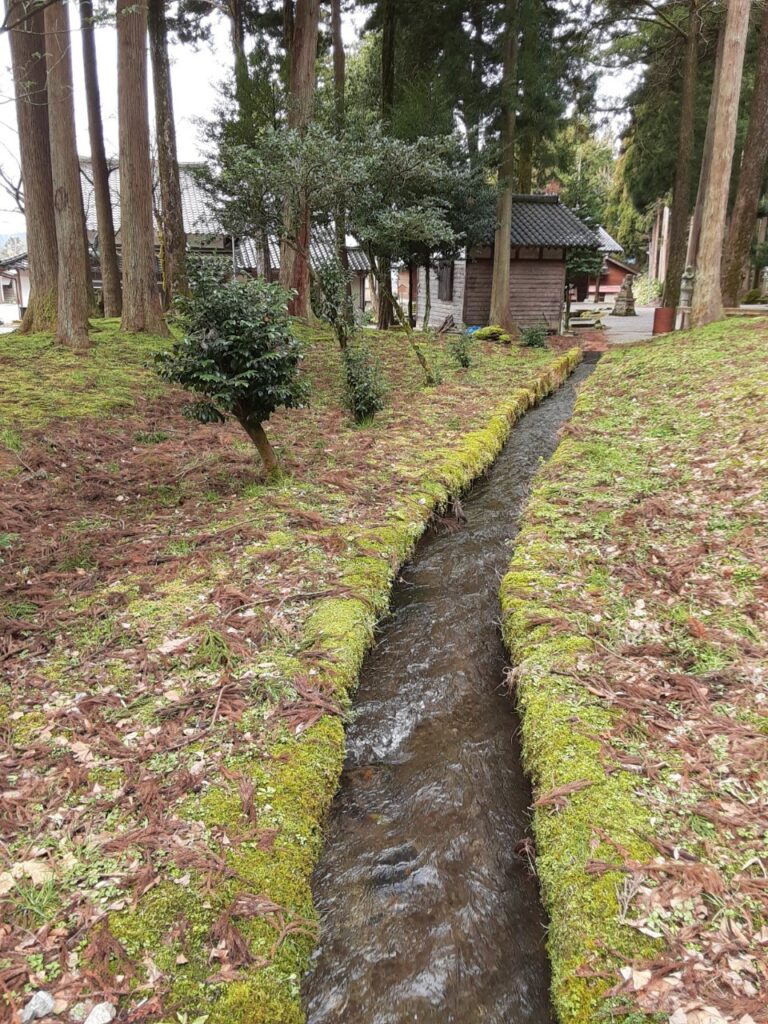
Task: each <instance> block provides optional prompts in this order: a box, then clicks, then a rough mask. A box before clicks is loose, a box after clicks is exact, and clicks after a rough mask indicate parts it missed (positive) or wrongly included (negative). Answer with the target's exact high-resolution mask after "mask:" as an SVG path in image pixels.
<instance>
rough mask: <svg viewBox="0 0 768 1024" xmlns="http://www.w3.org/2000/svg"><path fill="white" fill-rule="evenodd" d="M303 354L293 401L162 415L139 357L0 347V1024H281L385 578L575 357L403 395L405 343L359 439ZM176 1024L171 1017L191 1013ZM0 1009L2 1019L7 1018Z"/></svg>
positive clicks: (442, 354)
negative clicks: (277, 465) (20, 1014)
mask: <svg viewBox="0 0 768 1024" xmlns="http://www.w3.org/2000/svg"><path fill="white" fill-rule="evenodd" d="M305 336H306V341H307V355H306V362H305V367H306V373H307V375H308V377H309V379H310V381H311V385H312V402H311V406H310V408H309V409H306V410H301V411H293V412H290V413H282V414H279V415H276V416H275V417H274V418H273V420H272V421H271V423H270V425H269V431H270V434H271V437H272V439H273V442H274V443H275V444H276V446H277V449H278V451H279V454H280V456H281V458H282V463H283V467H284V471H285V472H284V475H283V477H282V478H281V479H280V480H279V481H277V482H273V483H269V484H267V483H266V482H265V481H264V480H263V478H262V476H261V473H260V469H259V465H258V461H257V458H256V454H255V450H254V449H253V448H252V446H251V444H250V442H249V441H248V440H247V439H246V438H245V435H243V434H242V433H241V432H240V431H239V428H237V427H235V426H230V425H223V426H221V425H216V426H203V425H200V424H195V423H193V422H190V421H189V420H187V419H186V418H184V416H183V415H182V406H183V403H184V396H183V395H181V394H179V393H176V392H173V391H169V390H167V389H165V388H163V387H162V386H160V385H159V383H158V381H157V379H156V377H155V376H154V374H153V372H152V371H151V370H150V369H148V368H147V361H148V360H149V358H150V356H151V353H152V351H153V350H154V349H156V348H157V347H158V346H159V345H161V344H162V342H161V341H159V340H157V339H146V338H145V339H140V338H136V337H130V336H122V335H120V333H119V331H118V330H117V328H116V325H115V324H109V323H107V324H103V323H102V325H101V326H100V329H97V330H96V331H95V332H94V336H93V342H94V345H93V349H92V350H91V352H89V353H88V354H87V355H85V356H76V355H73V354H71V353H69V352H67V351H64V350H62V349H60V348H58V347H57V346H56V345H55V344H54V343H53V341H52V340H51V339H50V338H49V337H44V336H38V337H30V338H22V337H17V336H15V335H6V336H4V337H3V338H2V339H0V369H1V370H2V375H3V391H2V396H0V633H1V634H2V638H3V639H2V641H1V642H0V663H2V669H3V677H2V683H1V684H0V775H2V779H3V783H2V791H1V792H0V830H1V832H0V838H1V840H2V841H1V842H0V921H2V924H0V1005H2V1006H3V1007H4V1010H5V1012H6V1013H10V1014H13V1012H14V1011H18V1010H19V1009H20V1008H22V1007H23V1006H24V1005H25V1004H26V1003H27V1001H28V999H29V997H30V995H31V994H32V993H33V992H34V991H36V990H39V989H45V990H46V991H48V992H50V993H51V994H52V995H53V996H54V997H55V1000H56V1006H55V1013H56V1015H55V1017H53V1018H51V1019H55V1020H57V1021H62V1020H82V1019H83V1017H84V1016H85V1015H86V1014H87V1012H88V1010H89V1008H90V1006H92V1005H93V1004H94V1003H97V1002H99V1001H100V1000H106V1001H111V1002H113V1003H116V1004H118V1005H119V1008H120V1012H119V1018H118V1019H119V1020H120V1021H124V1022H128V1021H131V1022H138V1021H160V1020H163V1021H174V1022H175V1021H182V1020H189V1021H190V1022H191V1021H193V1020H199V1021H201V1022H202V1021H208V1022H209V1024H225V1022H226V1024H236V1022H238V1021H248V1022H249V1024H290V1022H296V1021H300V1020H301V1011H300V1003H299V978H300V974H301V971H302V970H303V968H304V965H305V964H306V960H307V957H308V954H309V951H310V949H311V947H312V943H313V939H314V935H315V929H316V922H315V915H314V911H313V908H312V902H311V895H310V890H309V876H310V872H311V868H312V866H313V864H314V862H315V859H316V857H317V854H318V850H319V845H320V842H321V822H322V818H323V815H324V812H325V810H326V808H327V805H328V802H329V801H330V799H331V797H332V794H333V792H334V789H335V786H336V782H337V779H338V775H339V772H340V769H341V764H342V759H343V721H344V718H345V715H346V713H347V708H348V707H349V702H350V691H351V689H352V687H353V686H354V683H355V680H356V677H357V672H358V669H359V666H360V663H361V660H362V657H363V654H364V652H365V649H366V647H367V646H368V644H369V643H370V641H371V637H372V630H373V626H374V623H375V621H376V618H377V616H379V615H380V614H381V613H382V612H383V611H384V610H385V609H386V605H387V599H388V593H389V587H390V583H391V580H392V576H393V573H394V571H395V569H396V567H397V566H398V565H399V564H400V563H401V562H402V561H403V560H404V559H405V558H406V557H407V555H408V553H409V551H410V549H411V547H412V545H413V543H414V541H415V539H416V538H417V537H418V535H419V534H420V533H421V531H422V530H423V528H424V526H425V524H426V522H427V521H428V519H429V517H430V515H431V513H432V512H433V510H434V509H435V508H436V507H437V506H440V505H441V504H443V503H445V502H446V500H447V498H448V495H449V494H450V493H456V492H458V491H460V490H461V489H462V488H463V487H465V486H466V485H467V484H468V483H469V482H470V480H471V479H472V478H473V477H475V476H476V475H478V474H479V473H480V472H482V470H483V469H484V468H486V467H487V465H488V464H489V463H490V461H491V460H492V459H493V457H494V456H495V454H497V452H498V450H499V448H500V446H501V444H502V443H503V441H504V439H505V437H506V434H507V432H508V430H509V428H510V424H511V422H512V421H513V420H514V419H515V418H516V417H517V416H519V415H521V414H522V413H523V412H524V411H525V409H526V408H527V407H528V406H530V405H531V404H532V403H533V402H534V401H536V399H537V398H538V397H541V396H542V395H543V394H545V393H547V392H548V391H550V390H552V389H553V388H554V387H556V386H557V385H558V384H559V383H560V382H561V381H562V379H563V378H564V377H565V376H566V375H567V373H568V372H569V371H570V369H572V368H573V366H574V365H575V363H576V362H577V361H578V358H579V353H578V352H574V353H570V354H569V355H566V356H563V355H556V354H554V353H552V352H549V351H533V350H522V349H518V348H514V347H513V348H509V347H503V346H498V345H493V344H488V345H485V346H480V345H478V346H476V350H475V352H474V365H473V367H472V368H471V369H469V370H468V371H467V370H458V369H456V368H455V366H453V364H452V362H451V359H450V355H449V353H448V352H447V351H446V350H445V348H444V346H443V345H442V343H441V342H427V343H426V345H425V347H426V350H427V354H428V356H429V358H430V360H431V361H432V362H433V363H434V365H435V367H436V368H437V369H438V370H439V371H440V373H441V375H442V381H441V383H440V384H439V386H437V387H434V388H430V389H425V388H424V387H423V386H422V371H421V369H420V367H419V364H418V362H417V361H416V358H415V356H414V354H413V352H412V351H411V349H410V348H409V346H408V345H407V342H406V341H405V339H404V338H402V337H398V336H395V335H373V334H372V335H371V338H370V340H371V342H372V344H373V345H374V347H375V350H376V352H377V354H378V355H379V357H380V359H381V361H382V364H383V368H384V372H385V374H386V376H387V378H388V381H389V396H388V405H387V409H386V411H385V412H384V413H382V414H381V415H380V416H379V417H377V419H376V421H375V422H374V423H373V424H372V425H369V426H366V427H363V428H356V427H354V426H353V425H352V424H351V422H350V419H349V416H348V414H347V413H346V411H345V410H344V408H343V406H342V401H341V399H342V387H341V379H342V378H341V363H340V360H339V355H338V351H337V348H336V346H335V343H334V342H333V340H332V339H331V337H330V336H329V335H327V334H323V333H322V332H319V333H318V332H315V333H313V334H311V335H309V334H308V333H306V332H305ZM185 1014H186V1015H187V1016H185ZM0 1016H2V1011H0Z"/></svg>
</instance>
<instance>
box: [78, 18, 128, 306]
mask: <svg viewBox="0 0 768 1024" xmlns="http://www.w3.org/2000/svg"><path fill="white" fill-rule="evenodd" d="M80 26H81V30H82V39H83V72H84V75H85V101H86V106H87V108H88V137H89V139H90V143H91V173H92V176H93V195H94V200H95V205H96V227H97V229H98V232H99V263H100V266H101V281H102V295H103V299H104V316H120V312H121V310H122V295H121V293H120V268H119V267H118V264H117V249H116V247H115V225H114V220H113V218H112V198H111V195H110V191H109V167H108V166H107V155H106V152H105V149H104V126H103V124H102V120H101V96H100V90H99V73H98V65H97V63H96V41H95V39H94V29H93V3H92V0H80Z"/></svg>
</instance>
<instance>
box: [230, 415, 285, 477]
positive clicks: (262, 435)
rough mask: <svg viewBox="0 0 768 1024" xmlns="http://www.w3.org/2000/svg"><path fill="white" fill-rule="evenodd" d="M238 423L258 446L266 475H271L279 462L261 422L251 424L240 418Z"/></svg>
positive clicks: (275, 470)
mask: <svg viewBox="0 0 768 1024" xmlns="http://www.w3.org/2000/svg"><path fill="white" fill-rule="evenodd" d="M240 425H241V426H242V428H243V430H244V431H245V432H246V434H247V435H248V437H250V439H251V440H252V441H253V443H254V444H255V445H256V447H257V448H258V450H259V455H260V456H261V461H262V462H263V464H264V469H265V471H266V474H267V476H273V475H274V474H275V473H276V472H277V470H278V469H279V466H280V464H279V462H278V460H277V454H276V452H275V449H274V448H273V447H272V445H271V444H270V440H269V438H268V437H267V434H266V431H265V430H264V427H263V426H262V425H261V423H256V424H253V423H250V422H249V421H247V420H240Z"/></svg>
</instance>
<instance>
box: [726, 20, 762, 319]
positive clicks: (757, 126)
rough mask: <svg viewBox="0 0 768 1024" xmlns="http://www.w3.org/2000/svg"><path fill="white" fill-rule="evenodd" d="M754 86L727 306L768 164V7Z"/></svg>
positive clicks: (729, 255)
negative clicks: (767, 162)
mask: <svg viewBox="0 0 768 1024" xmlns="http://www.w3.org/2000/svg"><path fill="white" fill-rule="evenodd" d="M758 31H759V36H760V38H759V43H758V48H757V66H756V68H755V85H754V89H753V91H752V99H751V102H750V107H749V128H748V129H747V137H746V140H745V142H744V151H743V156H742V158H741V168H740V170H739V184H738V188H737V190H736V200H735V202H734V205H733V210H732V212H731V220H730V225H729V228H728V240H727V242H726V244H725V254H724V257H723V280H722V286H723V300H724V302H725V304H726V306H736V305H738V302H739V291H740V289H741V275H742V273H743V271H744V264H745V263H746V261H747V256H748V254H749V243H750V241H751V240H752V235H753V233H754V230H755V218H756V217H757V208H758V205H759V203H760V194H761V192H762V187H763V178H764V176H765V165H766V161H767V160H768V4H766V5H765V7H764V9H763V17H762V19H761V22H760V27H759V30H758Z"/></svg>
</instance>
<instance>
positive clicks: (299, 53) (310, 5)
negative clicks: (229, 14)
mask: <svg viewBox="0 0 768 1024" xmlns="http://www.w3.org/2000/svg"><path fill="white" fill-rule="evenodd" d="M319 19H320V2H319V0H297V2H296V8H295V15H294V28H293V37H292V40H291V51H290V76H289V79H290V80H289V85H288V127H289V128H296V129H298V130H299V131H303V130H304V129H305V128H306V127H307V125H308V124H309V122H310V120H311V119H312V104H313V101H314V96H315V59H316V57H317V33H318V23H319ZM310 214H311V211H310V209H309V202H308V200H307V198H306V197H304V198H303V199H302V201H301V202H300V203H299V209H298V211H297V213H296V214H295V217H296V220H295V222H294V221H293V216H294V215H293V214H291V213H290V212H289V211H288V209H287V208H286V214H285V216H286V223H285V235H286V236H287V238H285V237H284V238H283V240H282V242H281V246H280V284H281V285H282V286H283V287H284V288H287V289H288V290H290V291H293V292H295V295H294V297H293V298H292V299H291V301H290V302H289V304H288V309H289V312H290V313H291V315H292V316H296V317H300V318H301V319H303V320H309V319H310V316H311V309H310V303H309V284H310V275H309V262H308V256H309V237H310ZM292 238H295V239H296V240H297V242H298V245H290V244H289V243H288V239H292Z"/></svg>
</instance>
